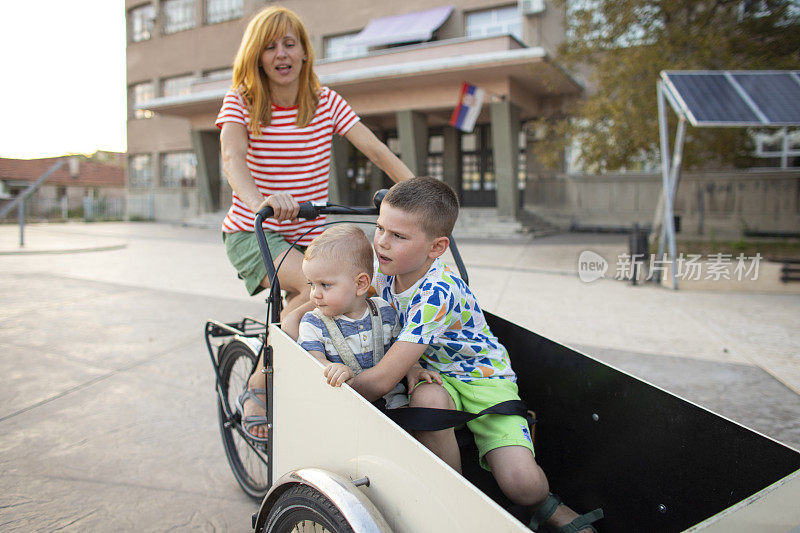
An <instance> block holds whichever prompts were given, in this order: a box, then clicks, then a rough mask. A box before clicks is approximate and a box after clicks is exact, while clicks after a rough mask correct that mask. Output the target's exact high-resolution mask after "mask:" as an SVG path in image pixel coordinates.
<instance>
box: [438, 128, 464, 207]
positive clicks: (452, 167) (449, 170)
mask: <svg viewBox="0 0 800 533" xmlns="http://www.w3.org/2000/svg"><path fill="white" fill-rule="evenodd" d="M442 136H443V137H444V153H443V154H442V165H443V166H444V182H445V183H446V184H448V185H449V186H451V187H452V188H453V190H454V191H456V194H457V195H459V197H460V196H461V194H460V192H461V176H459V174H458V166H459V165H458V163H459V161H458V154H459V152H460V150H459V148H460V147H459V146H458V140H459V139H458V130H457V129H455V128H454V127H452V126H445V127H444V132H443V134H442Z"/></svg>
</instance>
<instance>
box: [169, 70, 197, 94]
mask: <svg viewBox="0 0 800 533" xmlns="http://www.w3.org/2000/svg"><path fill="white" fill-rule="evenodd" d="M194 81H195V77H194V76H192V75H189V76H176V77H174V78H165V79H164V80H162V82H161V96H184V95H187V94H192V84H193V83H194Z"/></svg>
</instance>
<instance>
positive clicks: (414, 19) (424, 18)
mask: <svg viewBox="0 0 800 533" xmlns="http://www.w3.org/2000/svg"><path fill="white" fill-rule="evenodd" d="M452 12H453V6H443V7H436V8H433V9H426V10H425V11H416V12H414V13H406V14H404V15H394V16H391V17H381V18H377V19H372V20H370V21H369V23H368V24H367V26H366V27H365V28H364V29H363V30H361V33H359V34H358V35H356V36H355V37H353V38H352V39H351V40H350V41H349V42H348V44H350V45H360V46H381V45H386V44H397V43H411V42H417V41H429V40H430V39H431V37H433V32H434V31H436V30H437V29H439V27H440V26H441V25H442V24H444V21H445V20H447V17H449V16H450V13H452Z"/></svg>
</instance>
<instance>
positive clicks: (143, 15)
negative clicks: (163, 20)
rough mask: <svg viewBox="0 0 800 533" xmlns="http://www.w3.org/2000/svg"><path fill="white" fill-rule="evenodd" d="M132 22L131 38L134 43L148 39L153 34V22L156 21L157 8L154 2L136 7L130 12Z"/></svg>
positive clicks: (129, 16)
mask: <svg viewBox="0 0 800 533" xmlns="http://www.w3.org/2000/svg"><path fill="white" fill-rule="evenodd" d="M128 21H129V23H130V38H131V41H132V42H134V43H138V42H139V41H146V40H148V39H149V38H150V37H151V36H152V34H153V24H155V21H156V8H155V7H153V4H146V5H143V6H139V7H135V8H133V9H131V10H130V12H129V13H128Z"/></svg>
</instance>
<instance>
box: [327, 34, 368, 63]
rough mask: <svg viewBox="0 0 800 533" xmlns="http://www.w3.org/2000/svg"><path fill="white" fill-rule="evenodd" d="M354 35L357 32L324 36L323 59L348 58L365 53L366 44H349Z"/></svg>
mask: <svg viewBox="0 0 800 533" xmlns="http://www.w3.org/2000/svg"><path fill="white" fill-rule="evenodd" d="M356 35H358V33H348V34H346V35H336V36H333V37H325V39H324V48H323V49H324V50H325V59H349V58H351V57H360V56H365V55H367V47H366V46H363V45H351V44H349V43H350V40H351V39H352V38H353V37H355V36H356Z"/></svg>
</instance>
